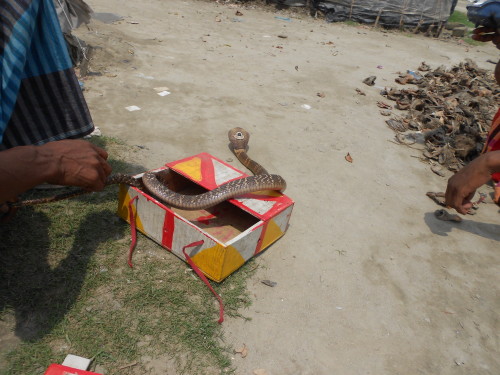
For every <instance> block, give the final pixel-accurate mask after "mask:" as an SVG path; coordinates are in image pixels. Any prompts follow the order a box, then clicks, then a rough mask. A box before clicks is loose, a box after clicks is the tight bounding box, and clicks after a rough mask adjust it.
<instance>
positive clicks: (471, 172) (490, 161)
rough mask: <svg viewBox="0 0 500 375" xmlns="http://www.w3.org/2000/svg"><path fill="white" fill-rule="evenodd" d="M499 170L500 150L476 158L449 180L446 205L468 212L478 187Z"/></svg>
mask: <svg viewBox="0 0 500 375" xmlns="http://www.w3.org/2000/svg"><path fill="white" fill-rule="evenodd" d="M497 172H500V151H491V152H487V153H485V154H482V155H481V156H479V157H478V158H476V159H474V160H473V161H472V162H470V163H469V164H468V165H467V166H465V167H464V168H462V169H461V170H460V171H458V172H457V173H456V174H455V175H453V176H452V177H451V178H450V179H449V180H448V186H447V187H446V193H445V199H446V202H445V203H446V205H447V206H450V207H451V208H454V209H455V210H457V211H458V212H460V213H461V214H466V213H467V211H468V210H469V209H471V208H472V203H471V199H472V197H473V196H474V193H475V192H476V189H477V188H478V187H480V186H482V185H484V184H485V183H487V182H488V181H489V180H490V178H491V174H492V173H497Z"/></svg>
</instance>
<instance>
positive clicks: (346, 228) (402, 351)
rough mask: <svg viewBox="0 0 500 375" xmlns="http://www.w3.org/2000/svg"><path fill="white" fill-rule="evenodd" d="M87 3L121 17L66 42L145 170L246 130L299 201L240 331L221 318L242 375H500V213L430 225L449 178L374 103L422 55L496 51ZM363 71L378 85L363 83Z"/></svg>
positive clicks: (205, 10)
mask: <svg viewBox="0 0 500 375" xmlns="http://www.w3.org/2000/svg"><path fill="white" fill-rule="evenodd" d="M88 3H89V4H90V5H91V6H92V7H93V8H94V10H95V11H96V12H112V13H117V14H120V15H122V16H124V20H123V21H121V22H117V23H114V24H104V23H101V22H98V21H93V22H92V23H91V24H90V25H89V28H88V29H87V28H81V29H79V30H78V31H77V35H79V36H80V37H81V38H83V39H84V40H86V41H87V42H88V43H90V44H92V45H94V46H98V47H100V49H98V50H97V52H96V55H95V59H94V60H93V61H92V63H91V70H92V71H94V72H100V73H103V75H102V76H92V77H89V78H88V79H87V80H85V87H86V91H85V93H86V97H87V99H88V103H89V106H90V108H91V112H92V114H93V117H94V120H95V123H96V125H98V126H99V127H100V129H101V131H102V132H103V134H105V135H107V136H113V137H118V138H121V139H122V140H125V141H126V142H127V143H129V144H130V145H137V146H140V147H137V152H136V153H135V155H136V156H137V164H138V165H140V166H141V167H143V168H144V169H148V168H155V167H158V166H161V165H162V164H163V163H165V162H168V161H172V160H178V159H181V158H184V157H187V156H190V155H194V154H197V153H199V152H209V153H211V154H213V155H215V156H217V157H219V158H221V159H224V160H229V159H234V158H233V157H232V155H231V153H230V151H229V149H228V147H227V143H228V142H227V138H226V132H227V130H228V129H229V128H232V127H234V126H242V127H245V128H247V129H248V130H249V131H250V132H251V133H252V140H251V145H250V154H251V155H253V156H254V158H255V159H256V160H258V161H260V162H262V164H264V165H265V166H266V167H267V169H268V170H270V171H272V172H274V173H279V174H281V175H282V176H284V177H285V178H286V180H287V182H288V186H289V187H288V189H287V194H288V195H289V196H290V197H291V198H293V199H294V200H295V201H296V206H295V210H294V213H293V215H292V220H291V226H290V229H289V231H288V233H287V234H286V235H285V236H284V237H283V238H282V239H281V240H280V241H278V242H277V243H276V244H275V245H273V246H272V247H271V248H270V249H269V250H268V251H266V252H265V253H264V254H263V255H262V256H261V257H259V259H258V263H259V265H261V268H260V269H259V271H258V273H257V275H256V276H255V277H254V278H253V279H252V280H249V284H250V285H249V287H250V288H251V290H252V291H253V294H254V297H255V299H254V303H253V305H252V307H251V308H250V309H249V310H248V311H245V312H244V313H245V314H246V315H247V316H249V317H250V318H251V321H248V322H245V321H243V320H241V319H235V320H231V319H229V320H228V321H226V322H225V323H224V329H225V337H224V340H225V341H226V342H227V343H228V344H230V345H233V346H234V347H240V346H242V344H243V343H244V344H246V346H247V347H248V349H249V354H248V356H247V357H246V358H240V356H238V355H235V358H234V364H235V366H236V367H237V369H238V370H237V374H245V375H246V374H253V373H254V371H255V370H256V369H264V370H266V373H267V374H269V375H278V374H345V375H348V374H441V375H445V374H498V373H500V355H499V352H500V316H499V313H498V311H499V310H500V288H499V285H500V283H499V282H500V277H499V272H498V270H499V268H498V267H499V264H500V251H499V248H498V241H499V240H500V217H499V215H498V207H496V206H495V205H493V204H492V203H491V200H488V203H487V204H484V205H482V207H481V209H480V210H479V211H478V214H477V215H475V216H468V217H465V218H464V221H463V222H462V223H460V224H452V223H449V222H441V221H438V220H437V219H436V218H435V217H434V215H433V212H434V210H436V209H437V208H438V207H437V206H436V205H435V204H434V203H433V202H432V201H431V200H429V199H428V198H427V197H426V196H425V193H426V192H427V191H442V190H443V189H444V188H445V184H446V179H445V178H442V177H439V176H437V175H435V174H433V173H432V172H431V171H430V169H429V165H427V164H425V163H422V162H420V161H419V159H418V158H416V156H419V152H418V151H415V150H412V149H410V148H407V147H404V146H400V145H397V144H394V143H391V142H390V140H392V139H393V137H394V133H393V132H392V131H391V130H390V129H388V128H387V126H386V125H385V122H384V121H385V119H386V118H384V117H382V116H381V115H380V114H379V108H378V107H377V106H376V102H377V101H378V100H381V98H382V97H381V96H380V95H379V90H380V88H381V87H383V86H394V85H396V84H395V83H394V78H395V77H396V76H397V72H400V71H405V70H406V69H416V68H417V67H418V65H419V64H420V62H422V61H426V62H427V63H428V64H430V65H431V67H433V68H435V67H437V66H438V65H445V66H447V67H451V66H452V65H454V64H457V63H459V62H460V61H463V60H464V59H465V58H472V59H473V60H475V61H476V62H477V63H478V64H479V65H480V66H481V67H484V68H488V69H493V65H492V64H490V63H488V62H486V60H487V59H496V58H497V57H498V52H497V51H496V50H495V49H494V48H493V47H492V46H490V45H484V46H480V47H471V46H468V45H466V44H464V43H459V42H457V41H443V40H435V39H432V38H428V37H425V36H423V35H410V34H401V33H397V32H383V31H380V30H374V29H371V28H367V27H356V26H349V25H345V24H327V23H325V22H324V21H323V20H320V19H317V20H315V19H313V18H310V17H309V16H307V15H305V14H304V15H298V14H295V15H293V14H292V15H290V14H288V13H273V12H270V11H265V10H261V9H252V8H245V7H242V8H236V7H234V6H229V5H220V4H217V3H215V2H203V1H201V2H199V1H181V0H169V1H159V0H151V1H148V2H132V1H127V2H124V1H117V0H106V1H105V0H89V1H88ZM237 9H238V10H239V11H240V12H242V13H243V15H242V16H236V15H235V13H236V10H237ZM277 16H284V17H291V19H290V20H289V21H287V20H283V19H279V18H277ZM280 36H282V37H286V38H282V37H280ZM370 75H376V76H377V80H376V85H375V86H374V87H368V86H365V85H363V84H362V80H363V79H364V78H366V77H368V76H370ZM158 87H168V89H169V91H170V92H171V94H170V95H168V96H164V97H160V96H159V95H157V94H156V92H155V90H154V88H158ZM356 88H359V89H361V90H363V91H364V92H365V93H366V96H360V95H358V94H357V93H356ZM319 92H321V93H324V97H319V96H317V93H319ZM303 104H307V105H309V106H311V108H310V109H304V108H302V105H303ZM131 105H136V106H139V107H140V108H141V110H139V111H135V112H129V111H127V110H126V109H125V107H127V106H131ZM348 152H349V153H350V155H351V156H352V158H353V163H348V162H346V160H345V159H344V156H345V155H346V154H347V153H348ZM233 163H234V164H235V165H236V166H237V167H239V165H238V164H237V163H236V162H233ZM481 190H482V191H484V192H487V193H490V192H491V188H489V187H484V188H482V189H481ZM262 279H270V280H273V281H275V282H277V286H276V287H274V288H270V287H268V286H265V285H263V284H262V283H261V282H260V280H262ZM155 363H157V364H158V363H162V360H161V358H159V359H157V360H156V362H155ZM162 366H163V365H162ZM162 366H160V365H158V369H157V370H155V366H153V365H152V366H151V368H152V374H160V373H161V374H164V373H165V372H164V371H165V370H160V368H161V367H162Z"/></svg>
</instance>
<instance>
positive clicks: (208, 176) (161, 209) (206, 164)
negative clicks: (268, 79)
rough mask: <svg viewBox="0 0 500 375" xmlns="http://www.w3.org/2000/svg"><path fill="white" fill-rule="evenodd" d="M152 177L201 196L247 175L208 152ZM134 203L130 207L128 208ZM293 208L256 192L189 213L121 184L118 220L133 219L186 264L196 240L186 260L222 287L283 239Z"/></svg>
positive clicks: (286, 199) (281, 199)
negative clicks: (264, 251) (277, 241)
mask: <svg viewBox="0 0 500 375" xmlns="http://www.w3.org/2000/svg"><path fill="white" fill-rule="evenodd" d="M153 172H155V173H157V174H158V178H159V179H160V180H164V182H165V183H166V184H167V185H168V186H169V188H170V189H171V190H174V191H176V192H179V193H182V194H199V193H203V192H205V191H208V190H212V189H214V188H216V187H218V186H220V185H222V184H224V183H226V182H229V181H232V180H235V179H238V178H243V177H246V176H248V175H247V174H245V173H243V172H241V171H239V170H238V169H236V168H234V167H232V166H231V165H229V164H227V163H225V162H224V161H222V160H220V159H217V158H216V157H214V156H212V155H210V154H207V153H201V154H198V155H195V156H191V157H188V158H186V159H182V160H178V161H174V162H171V163H167V164H166V165H165V166H163V167H161V168H158V169H155V170H153ZM135 177H136V178H140V177H141V175H137V176H135ZM135 197H137V198H135ZM132 199H133V200H134V204H129V203H130V201H131V200H132ZM293 204H294V202H293V201H292V200H291V199H290V198H289V197H287V196H286V195H284V194H282V193H280V192H277V191H260V192H255V193H250V194H245V195H242V196H239V197H236V198H234V199H230V200H228V201H226V202H223V203H221V204H218V205H216V206H214V207H211V208H207V209H204V210H196V211H189V210H183V209H179V208H175V207H171V206H169V205H165V204H163V203H162V202H160V201H158V200H156V199H155V198H154V197H152V196H151V195H148V194H147V193H146V192H144V191H142V190H140V189H137V188H134V187H131V186H127V185H121V186H120V193H119V206H118V215H119V216H120V217H121V218H123V219H124V220H126V221H127V222H129V223H130V221H131V217H133V219H134V221H135V225H136V227H137V229H138V230H139V231H141V232H142V233H143V234H145V235H146V236H148V237H150V238H151V239H153V240H154V241H156V242H157V243H159V244H160V245H161V246H163V247H164V248H165V249H167V250H169V251H171V252H172V253H174V254H175V255H177V256H178V257H180V258H181V259H182V260H184V261H186V255H185V254H184V253H183V248H185V247H186V246H187V245H189V244H192V243H194V242H197V241H200V242H199V244H198V245H197V246H193V247H189V248H188V249H187V255H188V256H189V257H190V258H191V260H192V261H193V262H194V263H195V265H196V266H197V267H198V268H199V269H200V270H201V271H202V272H203V273H204V274H205V275H206V276H207V277H209V278H210V279H212V280H214V281H217V282H220V281H222V280H224V279H225V278H226V277H227V276H229V275H230V274H231V273H232V272H234V271H236V270H237V269H238V268H239V267H241V266H242V265H243V264H244V263H245V262H246V261H247V260H249V259H250V258H251V257H253V256H254V255H257V254H259V253H260V252H262V251H263V250H264V249H266V248H267V247H269V246H270V245H271V244H272V243H274V242H275V241H276V240H278V239H279V238H280V237H281V236H283V234H285V231H286V230H287V228H288V222H289V220H290V216H291V214H292V208H293ZM130 209H131V210H132V212H129V210H130ZM131 213H132V214H133V215H132V216H131V215H130V214H131Z"/></svg>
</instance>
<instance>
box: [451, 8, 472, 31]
mask: <svg viewBox="0 0 500 375" xmlns="http://www.w3.org/2000/svg"><path fill="white" fill-rule="evenodd" d="M454 22H457V23H461V24H463V25H465V26H467V27H468V28H470V29H474V28H475V25H474V24H473V23H472V22H470V21H469V19H468V18H467V14H465V13H464V12H460V11H458V10H456V11H454V12H453V14H452V15H451V16H450V18H449V19H448V23H454Z"/></svg>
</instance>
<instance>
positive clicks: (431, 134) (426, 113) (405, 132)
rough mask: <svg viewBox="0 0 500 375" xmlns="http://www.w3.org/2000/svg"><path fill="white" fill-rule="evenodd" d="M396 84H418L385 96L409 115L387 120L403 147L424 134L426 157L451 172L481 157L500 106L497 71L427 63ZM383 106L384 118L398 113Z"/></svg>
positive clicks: (467, 63)
mask: <svg viewBox="0 0 500 375" xmlns="http://www.w3.org/2000/svg"><path fill="white" fill-rule="evenodd" d="M396 82H397V83H399V84H401V85H406V84H411V85H413V86H412V88H405V89H397V88H390V89H388V88H386V89H384V90H383V91H382V92H381V94H382V95H383V96H385V97H386V98H387V99H390V100H393V101H395V102H396V104H395V105H394V107H395V108H397V109H399V110H403V111H405V112H406V114H405V115H403V116H393V117H392V118H391V119H390V120H387V121H386V122H387V124H388V126H389V127H390V128H391V129H393V130H394V131H395V132H397V133H398V134H397V136H396V139H397V140H398V141H399V142H401V143H408V139H412V137H413V138H415V137H417V135H419V136H420V138H421V139H422V138H423V142H424V145H425V149H424V152H423V155H424V156H425V157H426V158H427V159H429V161H430V162H431V164H434V162H435V161H437V162H438V163H439V164H441V165H442V166H443V167H446V168H447V169H449V170H451V171H457V170H459V169H460V168H461V167H462V166H463V165H464V164H465V163H466V162H468V161H470V160H472V159H474V158H475V157H476V156H478V155H479V154H480V152H481V150H482V148H483V144H484V140H485V138H486V136H487V134H488V130H489V128H490V125H491V121H492V119H493V117H494V115H495V113H496V111H497V109H498V107H499V103H500V90H499V88H498V85H497V83H496V82H495V78H494V75H493V69H491V70H485V69H480V68H479V67H478V66H477V65H476V64H475V63H474V62H473V61H471V60H466V61H465V62H462V63H460V64H459V65H458V66H454V67H452V68H451V69H449V70H447V69H445V68H444V67H439V68H437V69H435V70H431V68H430V67H429V66H428V65H427V64H426V63H425V62H423V63H422V64H421V65H420V67H419V68H418V71H408V72H407V73H406V74H401V75H400V76H399V77H398V78H396ZM379 106H380V107H383V108H385V110H383V111H381V113H382V114H384V115H392V114H393V112H392V111H387V109H388V108H390V109H392V106H390V105H388V104H386V103H383V102H379ZM433 170H434V169H433ZM438 174H439V173H438Z"/></svg>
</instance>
